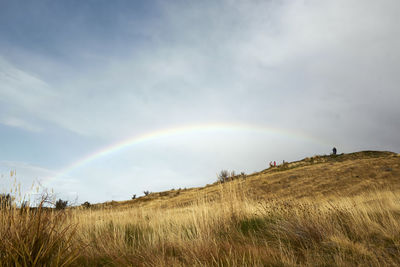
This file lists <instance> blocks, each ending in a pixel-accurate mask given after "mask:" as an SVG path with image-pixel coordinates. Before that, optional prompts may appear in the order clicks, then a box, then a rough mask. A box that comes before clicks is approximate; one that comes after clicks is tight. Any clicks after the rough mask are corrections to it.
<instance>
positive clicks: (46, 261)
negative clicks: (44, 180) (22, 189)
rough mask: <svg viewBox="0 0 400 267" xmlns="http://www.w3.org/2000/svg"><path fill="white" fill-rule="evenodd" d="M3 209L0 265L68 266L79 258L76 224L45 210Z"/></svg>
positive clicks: (0, 229)
mask: <svg viewBox="0 0 400 267" xmlns="http://www.w3.org/2000/svg"><path fill="white" fill-rule="evenodd" d="M43 204H44V200H43V201H42V202H40V204H39V206H38V207H37V208H35V209H30V208H29V207H28V206H26V207H20V208H17V207H16V206H15V205H14V206H6V207H2V209H0V266H67V265H70V264H72V263H73V262H74V261H75V260H76V258H77V256H78V242H77V240H76V239H75V240H73V237H74V235H75V233H76V227H74V224H72V223H70V222H68V218H67V216H66V214H65V213H64V212H54V211H52V210H51V209H46V208H44V207H43Z"/></svg>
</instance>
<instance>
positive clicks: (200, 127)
mask: <svg viewBox="0 0 400 267" xmlns="http://www.w3.org/2000/svg"><path fill="white" fill-rule="evenodd" d="M215 131H251V132H260V133H269V134H271V133H273V134H279V135H283V136H288V137H292V138H300V139H302V140H308V141H311V142H314V143H319V144H323V145H326V144H328V143H327V142H325V141H323V140H321V139H318V138H316V137H313V136H310V135H308V134H305V133H302V132H300V131H289V130H287V129H282V128H275V127H266V126H261V125H252V124H241V123H234V124H232V123H208V124H195V125H185V126H179V127H173V128H166V129H158V130H155V131H151V132H148V133H144V134H141V135H135V136H133V137H130V138H127V139H125V140H123V141H120V142H117V143H114V144H111V145H109V146H106V147H104V148H101V149H99V150H97V151H95V152H94V153H92V154H89V155H86V156H85V157H83V158H81V159H79V160H77V161H75V162H73V163H72V164H70V165H68V166H67V167H65V168H63V169H61V170H59V171H58V172H56V173H57V174H56V175H55V176H52V177H48V178H46V179H45V181H42V182H44V183H48V182H50V181H51V180H55V179H57V178H59V177H63V176H65V175H67V174H68V173H70V172H72V171H74V170H76V169H78V168H80V167H82V166H84V165H86V164H88V163H91V162H93V161H96V160H97V159H100V158H102V157H105V156H108V155H110V154H114V153H117V152H119V151H121V150H123V149H126V148H129V147H132V146H134V145H137V144H140V143H145V142H149V141H152V140H155V139H159V138H164V137H168V136H175V135H183V134H191V133H201V132H215Z"/></svg>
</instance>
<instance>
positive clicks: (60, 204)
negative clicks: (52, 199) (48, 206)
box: [56, 198, 68, 210]
mask: <svg viewBox="0 0 400 267" xmlns="http://www.w3.org/2000/svg"><path fill="white" fill-rule="evenodd" d="M67 205H68V200H62V199H61V198H60V199H59V200H57V201H56V210H63V209H65V208H66V207H67Z"/></svg>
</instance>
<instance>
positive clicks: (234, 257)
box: [0, 152, 400, 266]
mask: <svg viewBox="0 0 400 267" xmlns="http://www.w3.org/2000/svg"><path fill="white" fill-rule="evenodd" d="M377 154H378V152H376V153H375V154H374V153H370V154H368V153H366V154H357V155H356V154H354V155H351V154H349V155H337V156H336V157H335V158H333V157H330V156H326V157H324V156H322V157H315V158H314V160H313V162H312V163H311V160H309V159H305V160H303V161H301V162H300V163H301V164H299V165H298V166H296V167H293V168H288V169H287V170H280V171H276V169H278V168H280V166H278V167H276V168H271V169H267V170H265V171H262V172H260V173H256V174H253V175H247V176H246V179H242V178H239V177H238V178H237V179H232V180H229V181H226V182H223V183H216V184H213V185H209V186H207V187H204V188H194V189H187V190H171V191H166V192H160V193H149V194H148V196H146V197H140V198H135V199H132V200H129V201H126V202H121V203H113V204H112V205H111V204H110V205H109V204H104V205H99V204H90V203H87V205H83V206H81V207H75V208H67V209H64V210H63V209H61V210H55V209H44V208H43V207H42V205H40V206H39V208H38V209H35V210H30V209H29V208H27V207H26V208H25V209H19V208H17V207H16V206H15V205H14V206H13V207H12V208H6V209H5V208H2V209H1V210H0V223H1V224H0V266H15V265H18V266H44V265H46V266H68V265H69V266H303V265H312V266H354V265H368V266H371V265H372V266H398V265H400V230H399V229H400V180H399V177H400V157H399V156H398V155H396V154H394V153H391V154H390V153H389V154H379V156H376V155H377ZM371 155H372V156H371ZM346 158H347V159H346ZM336 159H337V160H336ZM297 163H299V162H297ZM288 164H289V165H290V164H293V163H288ZM292 166H293V165H292ZM341 184H343V185H341ZM178 192H179V193H178ZM42 203H43V202H42ZM111 207H112V208H111Z"/></svg>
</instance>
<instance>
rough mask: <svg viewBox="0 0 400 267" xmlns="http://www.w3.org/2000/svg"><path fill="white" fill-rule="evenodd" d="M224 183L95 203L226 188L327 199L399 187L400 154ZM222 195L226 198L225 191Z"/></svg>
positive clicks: (321, 161) (365, 154) (329, 160)
mask: <svg viewBox="0 0 400 267" xmlns="http://www.w3.org/2000/svg"><path fill="white" fill-rule="evenodd" d="M230 180H231V181H226V182H225V183H219V182H216V183H214V184H212V185H207V186H205V187H198V188H190V189H183V190H169V191H163V192H157V193H151V194H149V195H148V196H144V197H140V198H137V199H134V200H128V201H120V202H118V201H112V202H106V203H103V204H98V205H97V207H102V208H106V207H129V206H131V205H134V206H140V207H147V206H161V207H179V206H187V205H190V204H191V203H195V202H196V201H198V199H203V198H206V199H207V200H210V201H213V200H218V199H220V198H221V197H224V196H223V195H224V191H226V188H230V190H233V189H232V187H235V188H234V189H235V190H237V191H239V192H240V193H241V194H242V196H244V197H246V198H247V199H252V200H262V199H293V198H294V199H302V198H305V199H307V198H308V199H319V200H322V199H326V198H329V197H336V196H344V197H346V196H354V195H360V194H363V193H365V192H369V191H371V190H373V191H376V190H380V191H381V190H383V191H384V190H388V189H390V190H395V191H397V190H400V155H399V154H397V153H393V152H387V151H360V152H355V153H349V154H339V155H324V156H313V157H307V158H305V159H302V160H299V161H295V162H287V163H284V164H281V165H278V166H276V167H270V168H268V169H265V170H262V171H260V172H256V173H253V174H250V175H237V176H235V177H232V178H231V179H230ZM225 197H229V196H226V194H225Z"/></svg>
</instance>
